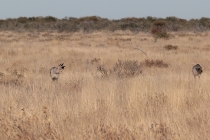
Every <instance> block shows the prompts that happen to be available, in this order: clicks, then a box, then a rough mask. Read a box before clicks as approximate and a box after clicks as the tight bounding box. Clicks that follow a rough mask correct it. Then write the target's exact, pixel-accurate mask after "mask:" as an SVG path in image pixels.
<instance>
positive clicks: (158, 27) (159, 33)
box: [151, 20, 169, 42]
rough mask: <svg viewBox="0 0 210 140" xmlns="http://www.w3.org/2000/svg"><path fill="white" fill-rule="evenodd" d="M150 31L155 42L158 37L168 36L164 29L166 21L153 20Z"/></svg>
mask: <svg viewBox="0 0 210 140" xmlns="http://www.w3.org/2000/svg"><path fill="white" fill-rule="evenodd" d="M151 33H152V34H153V36H154V38H155V42H156V41H157V39H158V38H168V37H169V35H168V33H167V29H166V22H165V21H163V20H156V21H154V22H153V25H152V29H151Z"/></svg>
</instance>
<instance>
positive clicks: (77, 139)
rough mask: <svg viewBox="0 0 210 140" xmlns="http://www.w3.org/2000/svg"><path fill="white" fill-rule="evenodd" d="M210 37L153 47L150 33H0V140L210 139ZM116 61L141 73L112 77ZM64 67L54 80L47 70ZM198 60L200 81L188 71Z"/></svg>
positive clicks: (182, 35) (174, 37)
mask: <svg viewBox="0 0 210 140" xmlns="http://www.w3.org/2000/svg"><path fill="white" fill-rule="evenodd" d="M209 38H210V32H204V33H192V32H177V33H170V38H169V39H158V40H157V42H156V43H155V42H154V38H153V36H152V35H151V34H149V33H138V34H137V33H132V32H129V31H116V32H108V31H107V32H106V31H103V32H93V33H89V34H85V33H82V32H77V33H53V32H52V33H50V32H49V33H41V32H33V33H14V32H6V31H5V32H0V65H1V67H0V95H1V98H0V139H1V140H13V139H18V140H19V139H20V140H44V139H46V140H53V139H55V140H85V139H87V140H92V139H94V140H101V139H102V140H103V139H104V140H105V139H106V140H107V139H108V140H110V139H112V140H115V139H119V140H130V139H132V140H134V139H135V140H144V139H145V140H169V139H170V140H175V139H180V140H192V139H196V140H206V139H209V138H210V133H209V132H210V104H209V103H210V85H209V82H210V65H209V64H210V57H209V56H210V40H209ZM168 44H171V45H176V46H178V49H176V50H166V49H165V48H164V47H163V46H165V45H168ZM135 48H140V49H142V50H143V51H144V52H145V53H146V54H147V55H145V54H143V53H142V52H141V51H140V50H137V49H135ZM118 60H120V61H122V62H125V61H129V62H131V61H136V62H138V63H140V64H141V67H140V68H139V69H141V71H142V72H141V73H140V74H139V75H133V76H126V74H125V76H124V77H119V76H117V74H116V73H111V71H110V70H112V69H113V67H114V66H115V65H116V63H117V62H118ZM145 60H154V61H156V60H162V62H163V63H165V64H168V67H158V66H156V65H152V66H151V67H149V66H146V64H145V63H144V62H145ZM60 63H64V65H65V66H66V67H65V69H64V71H63V72H62V73H61V76H60V78H59V80H58V82H53V81H52V80H51V78H50V73H49V70H50V68H51V67H53V66H58V65H59V64H60ZM197 63H199V64H200V65H201V66H202V67H203V73H202V75H201V77H200V79H199V78H196V79H194V77H193V75H192V72H191V69H192V67H193V65H195V64H197ZM99 66H101V67H102V69H99ZM104 71H107V72H108V74H107V75H106V74H104Z"/></svg>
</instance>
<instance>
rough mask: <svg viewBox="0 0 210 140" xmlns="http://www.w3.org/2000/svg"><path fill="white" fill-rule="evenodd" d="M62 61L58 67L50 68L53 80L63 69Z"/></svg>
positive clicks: (55, 79)
mask: <svg viewBox="0 0 210 140" xmlns="http://www.w3.org/2000/svg"><path fill="white" fill-rule="evenodd" d="M63 64H64V63H61V64H60V65H59V66H58V67H52V68H51V69H50V76H51V78H52V80H53V81H57V80H58V78H59V76H60V73H61V72H62V70H64V67H65V66H64V65H63Z"/></svg>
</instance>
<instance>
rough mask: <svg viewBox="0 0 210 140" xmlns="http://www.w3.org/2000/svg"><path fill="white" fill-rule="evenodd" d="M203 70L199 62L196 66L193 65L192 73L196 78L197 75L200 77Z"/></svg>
mask: <svg viewBox="0 0 210 140" xmlns="http://www.w3.org/2000/svg"><path fill="white" fill-rule="evenodd" d="M202 72H203V70H202V67H201V66H200V65H199V64H196V65H195V66H193V68H192V74H193V76H194V78H195V77H196V76H198V77H199V78H200V75H201V73H202Z"/></svg>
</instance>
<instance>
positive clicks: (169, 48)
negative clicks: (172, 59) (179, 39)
mask: <svg viewBox="0 0 210 140" xmlns="http://www.w3.org/2000/svg"><path fill="white" fill-rule="evenodd" d="M163 47H164V48H165V49H166V50H177V49H178V46H176V45H171V44H168V45H165V46H163Z"/></svg>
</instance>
